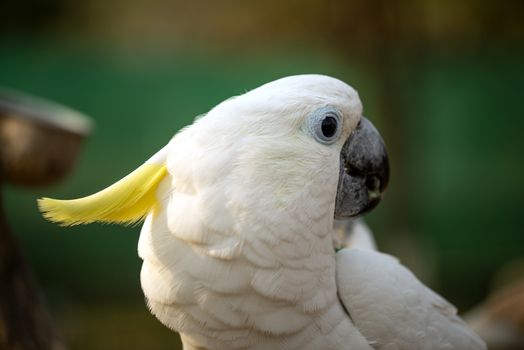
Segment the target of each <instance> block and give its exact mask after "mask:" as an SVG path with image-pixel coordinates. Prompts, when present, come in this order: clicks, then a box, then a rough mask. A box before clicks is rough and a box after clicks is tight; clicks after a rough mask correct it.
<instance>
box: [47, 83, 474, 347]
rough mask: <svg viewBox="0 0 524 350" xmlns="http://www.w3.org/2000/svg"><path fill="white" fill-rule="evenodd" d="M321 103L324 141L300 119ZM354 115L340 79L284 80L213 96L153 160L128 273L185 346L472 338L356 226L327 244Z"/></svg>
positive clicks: (462, 341)
mask: <svg viewBox="0 0 524 350" xmlns="http://www.w3.org/2000/svg"><path fill="white" fill-rule="evenodd" d="M325 106H331V107H333V108H335V109H336V111H337V112H336V113H340V115H341V116H342V118H341V124H342V125H341V126H340V127H341V134H340V138H339V139H337V140H335V142H333V143H331V144H326V143H322V142H318V140H316V139H315V138H314V137H313V136H312V134H311V128H308V124H307V122H308V119H307V118H308V116H310V115H311V114H312V113H313V112H314V111H315V110H318V109H319V108H323V107H325ZM361 115H362V105H361V102H360V99H359V97H358V95H357V93H356V91H355V90H354V89H352V88H351V87H350V86H348V85H346V84H345V83H343V82H341V81H339V80H337V79H334V78H330V77H326V76H321V75H302V76H294V77H288V78H284V79H280V80H277V81H274V82H272V83H269V84H266V85H264V86H262V87H260V88H258V89H255V90H253V91H250V92H248V93H246V94H244V95H241V96H239V97H235V98H232V99H229V100H227V101H224V102H223V103H221V104H219V105H218V106H217V107H215V108H214V109H212V110H211V111H210V112H209V113H208V114H207V115H205V116H202V117H200V118H198V119H197V120H196V121H195V122H194V124H193V125H191V126H189V127H187V128H185V129H184V130H182V131H181V132H179V133H178V134H177V135H176V136H175V137H174V138H173V139H172V140H171V141H170V143H169V144H168V145H167V146H166V147H165V148H164V149H163V150H162V151H160V152H159V154H157V155H156V156H155V157H154V158H153V160H152V162H157V163H158V162H165V165H166V167H167V175H166V176H165V178H164V179H163V180H162V182H161V183H160V185H159V186H158V188H157V189H156V198H157V202H158V205H156V206H155V209H154V210H152V211H151V212H150V213H149V215H148V216H147V218H146V221H145V223H144V226H143V228H142V231H141V234H140V240H139V246H138V251H139V255H140V257H141V258H142V259H143V267H142V272H141V283H142V288H143V291H144V294H145V296H146V298H147V301H148V305H149V307H150V309H151V312H152V313H153V314H154V315H155V316H156V317H157V318H158V319H159V320H160V321H161V322H162V323H164V324H165V325H166V326H168V327H169V328H171V329H173V330H175V331H177V332H180V334H181V337H182V341H183V344H184V349H186V350H190V349H289V350H291V349H333V350H335V349H352V350H360V349H388V350H389V349H460V350H468V349H483V348H484V346H483V343H482V342H481V341H480V340H479V339H478V338H477V337H476V335H475V334H474V333H472V332H471V331H470V330H469V329H468V328H467V326H466V325H465V324H464V323H463V322H462V321H461V320H460V319H459V318H458V317H457V316H456V312H455V309H453V307H452V306H451V305H449V304H448V303H447V302H446V301H445V300H443V299H442V298H440V297H439V296H437V295H436V294H435V293H433V292H431V291H430V290H429V289H427V288H426V287H425V286H423V285H422V284H421V283H420V282H418V280H416V278H415V277H414V276H413V275H412V274H411V273H410V272H409V271H408V270H406V269H405V268H404V267H402V266H401V265H400V264H398V262H397V261H396V260H395V259H394V258H392V257H389V256H387V255H383V254H380V253H378V252H375V251H373V247H374V243H373V240H372V239H370V238H369V237H367V238H366V237H365V235H366V233H365V232H364V233H362V234H360V236H361V237H360V238H358V239H356V240H354V242H357V243H355V244H354V245H355V246H357V247H356V248H355V247H354V248H349V249H344V250H342V251H340V252H338V253H335V249H334V242H335V241H337V239H336V233H335V231H334V229H333V225H334V214H333V213H334V210H335V197H336V196H337V184H338V177H339V162H340V153H341V149H342V146H343V144H344V142H345V140H347V139H348V137H349V136H350V134H351V133H352V132H353V130H355V128H356V127H357V124H358V123H359V121H360V118H361ZM48 215H49V216H52V215H53V213H51V214H48ZM70 220H71V222H74V223H76V222H77V221H79V220H77V221H73V220H72V219H70ZM91 221H93V220H91ZM358 242H364V243H361V245H364V246H365V248H366V249H364V250H363V249H359V248H358V246H359V243H358ZM348 312H349V315H348Z"/></svg>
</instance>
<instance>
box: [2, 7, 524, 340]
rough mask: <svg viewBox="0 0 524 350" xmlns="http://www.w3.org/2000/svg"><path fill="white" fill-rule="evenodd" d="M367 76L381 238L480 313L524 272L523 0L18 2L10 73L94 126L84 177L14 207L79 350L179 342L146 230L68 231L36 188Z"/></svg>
mask: <svg viewBox="0 0 524 350" xmlns="http://www.w3.org/2000/svg"><path fill="white" fill-rule="evenodd" d="M300 73H322V74H328V75H332V76H335V77H338V78H340V79H342V80H344V81H346V82H348V83H349V84H350V85H352V86H354V87H355V88H356V89H357V90H358V91H359V93H360V96H361V99H362V101H363V103H364V108H365V115H366V116H368V117H369V118H370V119H371V120H372V121H373V122H374V123H375V124H376V125H377V127H378V128H379V129H380V130H381V133H382V134H383V136H384V138H385V141H386V143H387V144H388V148H389V152H390V157H391V161H392V164H391V167H392V175H391V182H390V188H389V191H388V193H387V196H386V197H385V199H384V201H383V203H382V204H381V205H380V206H379V208H378V209H377V210H376V211H375V212H373V213H371V214H370V215H368V222H369V223H370V225H371V227H372V229H373V230H374V232H375V234H376V236H377V240H378V244H379V246H380V248H381V249H382V250H384V251H386V252H389V253H392V254H395V255H397V256H398V257H400V259H401V260H402V261H403V263H404V264H406V265H407V266H409V267H410V268H411V269H412V270H413V271H414V272H415V273H416V274H417V276H419V277H420V278H421V279H422V280H423V281H424V282H425V283H427V284H428V285H430V286H431V287H432V288H434V289H435V290H437V291H438V292H439V293H441V294H443V295H444V296H445V297H446V298H447V299H449V300H450V301H452V302H453V303H454V304H456V305H457V306H458V307H459V309H460V310H463V311H465V310H467V309H469V308H471V307H472V306H474V305H475V304H477V303H479V302H480V301H481V300H483V299H484V298H485V297H486V295H487V294H488V293H489V291H490V290H491V289H492V288H493V286H496V285H499V284H501V283H504V281H505V280H507V279H510V278H512V276H516V275H520V276H521V277H522V276H523V275H524V273H523V271H524V269H523V268H522V266H524V263H523V262H522V261H523V260H522V259H523V257H524V235H523V228H522V225H523V220H522V217H523V214H524V212H523V205H522V201H523V200H524V181H523V179H524V162H523V160H524V159H523V158H524V157H523V156H522V152H523V150H524V136H523V132H524V118H523V117H524V87H523V84H524V3H523V2H520V1H497V2H494V1H473V0H466V1H460V2H458V1H437V0H424V1H415V0H405V1H396V2H388V1H376V0H372V1H364V0H359V1H342V0H340V1H338V0H332V1H321V0H306V1H298V0H295V1H276V0H269V1H249V2H248V1H240V0H238V1H224V2H212V1H192V2H186V1H161V0H154V1H145V0H143V1H142V0H140V1H139V0H131V1H124V0H117V1H102V0H85V1H82V2H76V1H67V0H40V1H37V0H24V1H20V0H18V1H14V0H7V1H3V2H2V3H1V4H0V85H2V86H5V87H10V88H15V89H19V90H22V91H25V92H30V93H33V94H36V95H39V96H43V97H46V98H50V99H52V100H56V101H58V102H61V103H64V104H66V105H69V106H71V107H73V108H75V109H78V110H80V111H82V112H84V113H86V114H87V115H89V116H91V117H92V118H93V119H94V121H95V129H94V132H93V133H92V135H91V137H90V138H89V140H88V142H87V143H86V145H85V148H84V151H83V153H82V155H81V158H80V160H79V162H78V164H77V167H76V168H75V169H74V171H73V173H72V174H71V175H70V176H69V177H68V178H67V179H66V180H65V181H63V182H62V183H60V184H58V185H55V186H53V187H51V188H45V189H32V190H28V189H22V188H15V187H8V188H7V189H6V192H7V193H6V198H5V206H6V207H7V210H8V216H9V219H10V222H11V225H12V227H13V229H14V231H15V232H16V234H17V237H18V238H19V239H20V240H21V242H22V245H23V247H24V249H25V252H26V255H27V257H28V259H29V260H30V262H31V264H32V266H33V268H34V271H35V274H36V277H37V279H38V281H39V282H40V284H41V285H42V287H43V290H44V293H45V296H46V298H47V301H48V303H49V305H50V308H51V313H52V315H53V317H54V318H55V319H56V320H57V322H58V324H59V327H60V329H61V332H62V333H63V334H64V336H65V338H66V341H67V343H68V344H69V345H70V346H71V348H72V349H119V348H126V349H173V348H176V346H178V343H179V342H178V338H177V336H176V334H175V333H172V332H170V331H169V330H167V329H166V328H164V327H163V326H162V325H161V324H160V323H159V322H158V321H156V320H155V319H154V318H153V316H150V315H149V312H148V311H147V308H146V306H145V304H144V301H143V295H142V292H141V290H140V283H139V269H140V264H141V262H140V259H139V258H138V257H137V253H136V245H137V239H138V232H139V227H133V228H122V227H118V226H103V225H90V226H86V227H74V228H68V229H63V228H59V227H57V226H55V225H53V224H50V223H48V222H45V221H44V220H43V219H42V218H41V216H40V215H39V213H38V211H37V208H36V202H35V200H36V198H38V197H41V196H51V197H58V198H73V197H79V196H83V195H87V194H90V193H93V192H95V191H97V190H99V189H101V188H103V187H105V186H107V185H109V184H111V183H113V182H114V181H116V180H117V179H119V178H121V177H123V176H124V175H126V174H127V173H129V172H130V171H131V170H133V169H134V168H135V167H137V166H138V165H139V164H141V163H142V162H143V161H144V160H146V159H147V158H148V157H149V156H150V155H152V154H153V153H155V151H156V150H158V149H160V148H161V147H162V146H163V145H164V144H166V143H167V142H168V140H169V139H170V138H171V136H172V135H173V134H174V133H176V132H177V130H179V129H180V128H181V127H183V126H184V125H187V124H189V123H191V121H192V120H193V118H194V117H195V116H197V115H199V114H201V113H205V112H206V111H208V110H209V109H210V108H211V107H213V106H214V105H216V104H217V103H219V102H220V101H222V100H224V99H225V98H228V97H230V96H232V95H236V94H240V93H243V92H245V91H246V90H249V89H252V88H255V87H257V86H258V85H260V84H262V83H265V82H268V81H271V80H274V79H277V78H280V77H283V76H287V75H292V74H300Z"/></svg>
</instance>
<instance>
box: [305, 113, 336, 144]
mask: <svg viewBox="0 0 524 350" xmlns="http://www.w3.org/2000/svg"><path fill="white" fill-rule="evenodd" d="M341 121H342V116H341V114H340V112H339V111H337V110H336V109H335V108H333V107H331V106H325V107H321V108H319V109H317V110H316V111H314V112H313V113H312V114H311V115H310V116H309V118H308V120H307V124H308V128H309V130H310V133H311V134H312V135H313V136H314V137H315V139H316V140H317V141H318V142H320V143H323V144H326V145H331V144H333V143H335V142H336V141H337V140H338V139H339V138H340V133H341V129H342V123H341Z"/></svg>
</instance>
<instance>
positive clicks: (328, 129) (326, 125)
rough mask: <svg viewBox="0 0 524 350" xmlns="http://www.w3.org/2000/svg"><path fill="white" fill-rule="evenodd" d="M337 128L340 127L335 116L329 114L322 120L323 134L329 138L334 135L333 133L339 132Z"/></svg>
mask: <svg viewBox="0 0 524 350" xmlns="http://www.w3.org/2000/svg"><path fill="white" fill-rule="evenodd" d="M337 128H338V121H337V119H335V117H332V116H330V115H328V116H326V117H325V118H324V120H323V121H322V126H321V130H322V134H323V135H324V136H325V137H327V138H331V137H333V135H335V134H336V133H337Z"/></svg>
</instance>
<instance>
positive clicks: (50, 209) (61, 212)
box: [38, 162, 167, 226]
mask: <svg viewBox="0 0 524 350" xmlns="http://www.w3.org/2000/svg"><path fill="white" fill-rule="evenodd" d="M166 174H167V169H166V166H165V165H164V164H155V163H149V162H148V163H144V164H143V165H142V166H141V167H139V168H138V169H136V170H135V171H133V172H132V173H131V174H129V175H127V176H126V177H124V178H123V179H121V180H120V181H118V182H116V183H114V184H113V185H111V186H109V187H108V188H106V189H104V190H102V191H100V192H97V193H95V194H93V195H91V196H88V197H84V198H79V199H72V200H59V199H51V198H41V199H39V200H38V207H39V209H40V211H41V212H42V215H43V216H44V217H45V218H46V219H48V220H50V221H52V222H55V223H58V224H60V225H61V226H72V225H79V224H89V223H91V222H96V221H98V222H103V223H118V224H124V225H132V224H135V223H137V222H139V221H141V220H143V219H144V218H145V217H146V215H147V214H148V213H149V212H150V211H151V210H154V209H155V207H156V206H157V205H158V201H157V198H156V189H157V188H158V185H159V184H160V182H161V181H162V179H163V178H164V177H165V176H166Z"/></svg>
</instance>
